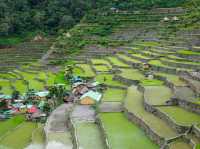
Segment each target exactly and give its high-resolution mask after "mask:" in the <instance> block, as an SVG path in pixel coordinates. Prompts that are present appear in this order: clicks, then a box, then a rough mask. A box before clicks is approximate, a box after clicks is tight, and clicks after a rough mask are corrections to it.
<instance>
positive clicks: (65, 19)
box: [0, 0, 91, 36]
mask: <svg viewBox="0 0 200 149" xmlns="http://www.w3.org/2000/svg"><path fill="white" fill-rule="evenodd" d="M89 8H91V1H90V0H86V1H82V0H73V1H63V0H48V1H43V0H36V1H35V0H18V1H17V2H15V1H7V0H1V2H0V10H1V11H0V35H1V36H6V35H10V34H13V33H17V34H21V33H23V32H27V31H33V30H42V31H48V32H50V33H55V32H56V31H58V29H60V28H65V29H68V28H70V27H72V26H73V25H74V24H75V23H76V22H77V21H79V20H80V18H81V17H82V16H83V15H84V13H85V11H87V10H88V9H89Z"/></svg>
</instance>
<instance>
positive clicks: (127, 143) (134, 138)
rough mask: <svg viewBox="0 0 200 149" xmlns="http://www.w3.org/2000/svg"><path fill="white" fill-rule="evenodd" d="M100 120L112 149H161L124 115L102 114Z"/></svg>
mask: <svg viewBox="0 0 200 149" xmlns="http://www.w3.org/2000/svg"><path fill="white" fill-rule="evenodd" d="M100 119H101V121H102V123H103V125H104V129H105V133H106V135H107V139H108V142H109V144H110V146H111V148H114V149H123V148H124V149H132V148H138V149H139V148H146V147H147V146H148V149H156V148H159V147H158V146H157V145H156V144H154V143H153V142H152V141H151V140H150V139H149V138H148V137H147V136H146V135H145V133H144V132H143V131H142V130H141V129H140V128H139V127H138V126H137V125H135V124H133V123H131V122H130V121H128V120H127V119H126V118H125V116H124V115H123V114H122V113H102V114H100Z"/></svg>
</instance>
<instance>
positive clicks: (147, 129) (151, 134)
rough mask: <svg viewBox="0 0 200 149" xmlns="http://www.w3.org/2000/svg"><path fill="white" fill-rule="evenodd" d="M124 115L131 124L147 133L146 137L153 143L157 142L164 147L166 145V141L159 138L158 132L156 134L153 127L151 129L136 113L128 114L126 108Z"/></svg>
mask: <svg viewBox="0 0 200 149" xmlns="http://www.w3.org/2000/svg"><path fill="white" fill-rule="evenodd" d="M124 113H125V115H126V116H127V118H128V119H129V120H130V121H131V122H133V123H135V124H137V125H138V126H139V127H140V128H142V129H143V130H144V131H145V133H146V135H147V136H149V137H150V139H151V140H152V141H153V142H155V143H156V144H158V145H159V146H162V145H163V144H164V143H165V139H164V138H163V137H161V136H159V135H158V134H157V133H156V132H154V131H153V129H151V127H149V126H148V125H147V124H146V123H145V122H144V121H143V120H142V119H140V118H139V117H137V116H136V115H135V114H134V113H130V112H128V110H127V109H126V108H124Z"/></svg>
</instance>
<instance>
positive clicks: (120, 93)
mask: <svg viewBox="0 0 200 149" xmlns="http://www.w3.org/2000/svg"><path fill="white" fill-rule="evenodd" d="M125 95H126V90H122V89H115V88H108V89H107V90H106V91H105V92H104V94H103V101H109V102H111V101H122V100H123V99H124V97H125Z"/></svg>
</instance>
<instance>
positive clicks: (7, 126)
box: [0, 115, 25, 137]
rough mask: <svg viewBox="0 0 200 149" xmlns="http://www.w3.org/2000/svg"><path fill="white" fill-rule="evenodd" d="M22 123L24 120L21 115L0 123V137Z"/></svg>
mask: <svg viewBox="0 0 200 149" xmlns="http://www.w3.org/2000/svg"><path fill="white" fill-rule="evenodd" d="M24 121H25V118H24V116H22V115H18V116H15V117H12V118H11V119H9V120H6V121H0V137H2V136H3V135H5V134H6V133H7V132H9V131H12V130H13V129H14V128H16V127H17V126H18V125H20V124H21V123H23V122H24Z"/></svg>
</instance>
